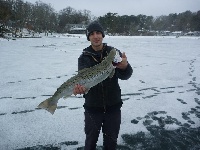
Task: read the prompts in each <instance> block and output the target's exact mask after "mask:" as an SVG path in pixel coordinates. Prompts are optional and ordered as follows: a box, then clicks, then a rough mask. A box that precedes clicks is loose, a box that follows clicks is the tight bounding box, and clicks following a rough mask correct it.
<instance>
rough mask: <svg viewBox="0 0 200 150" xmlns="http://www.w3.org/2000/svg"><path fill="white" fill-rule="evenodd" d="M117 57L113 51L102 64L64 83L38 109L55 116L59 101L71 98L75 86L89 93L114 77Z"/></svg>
mask: <svg viewBox="0 0 200 150" xmlns="http://www.w3.org/2000/svg"><path fill="white" fill-rule="evenodd" d="M115 55H116V50H115V49H112V50H111V51H110V53H109V54H108V56H107V57H105V59H103V61H102V62H101V63H99V64H97V65H95V66H93V67H90V68H85V69H82V70H80V71H79V72H78V74H77V75H75V76H73V77H71V78H70V79H68V80H67V81H66V82H64V83H63V84H62V85H61V86H60V87H59V88H58V89H57V91H56V92H55V93H54V95H53V96H52V97H50V98H48V99H46V100H45V101H43V102H41V103H40V104H39V105H38V107H39V108H42V109H46V110H47V111H49V112H50V113H51V114H54V112H55V110H56V108H57V103H58V100H59V99H60V98H62V97H64V98H67V97H69V96H71V95H72V94H73V89H74V87H75V85H77V84H80V85H83V86H84V87H85V88H86V89H87V92H88V91H89V89H90V88H91V87H93V86H95V85H97V84H98V83H100V82H102V81H103V80H105V79H106V78H107V77H112V76H113V75H114V71H115V67H114V66H113V64H112V62H113V60H114V57H115Z"/></svg>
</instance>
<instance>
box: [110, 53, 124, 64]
mask: <svg viewBox="0 0 200 150" xmlns="http://www.w3.org/2000/svg"><path fill="white" fill-rule="evenodd" d="M121 61H122V58H121V57H120V55H119V52H118V51H117V50H116V53H115V56H114V59H113V62H112V64H113V66H116V65H117V64H118V63H119V62H121Z"/></svg>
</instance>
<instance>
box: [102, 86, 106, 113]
mask: <svg viewBox="0 0 200 150" xmlns="http://www.w3.org/2000/svg"><path fill="white" fill-rule="evenodd" d="M101 86H102V99H103V108H104V113H105V112H106V102H105V97H104V90H103V83H102V82H101Z"/></svg>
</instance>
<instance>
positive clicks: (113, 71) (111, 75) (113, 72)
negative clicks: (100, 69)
mask: <svg viewBox="0 0 200 150" xmlns="http://www.w3.org/2000/svg"><path fill="white" fill-rule="evenodd" d="M114 74H115V69H113V70H112V72H111V73H110V75H109V78H112V77H113V76H114Z"/></svg>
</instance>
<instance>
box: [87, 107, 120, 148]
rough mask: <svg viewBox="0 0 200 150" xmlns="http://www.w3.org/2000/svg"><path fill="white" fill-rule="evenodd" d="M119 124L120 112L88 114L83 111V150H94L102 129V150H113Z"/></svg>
mask: <svg viewBox="0 0 200 150" xmlns="http://www.w3.org/2000/svg"><path fill="white" fill-rule="evenodd" d="M120 124H121V110H120V109H118V110H114V111H111V112H89V111H87V110H85V134H86V140H85V150H95V149H96V143H97V141H98V137H99V134H100V131H101V128H102V132H103V146H104V150H115V149H116V146H117V138H118V134H119V130H120Z"/></svg>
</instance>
